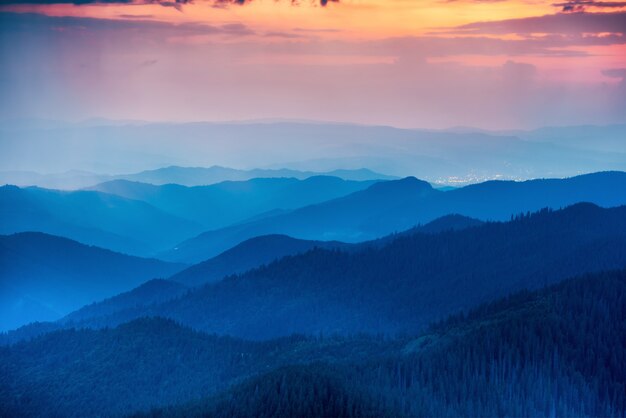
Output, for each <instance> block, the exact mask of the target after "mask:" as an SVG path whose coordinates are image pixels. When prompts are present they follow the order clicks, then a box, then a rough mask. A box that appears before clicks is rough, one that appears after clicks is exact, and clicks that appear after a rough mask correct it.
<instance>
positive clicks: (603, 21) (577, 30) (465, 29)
mask: <svg viewBox="0 0 626 418" xmlns="http://www.w3.org/2000/svg"><path fill="white" fill-rule="evenodd" d="M607 32H608V33H620V34H625V33H626V11H620V12H613V13H557V14H553V15H545V16H537V17H527V18H521V19H508V20H499V21H492V22H475V23H470V24H467V25H463V26H458V27H456V28H455V29H453V30H451V31H446V32H445V33H453V34H467V35H469V34H472V35H476V34H482V35H487V34H489V35H506V34H522V35H529V34H532V33H545V34H561V35H579V34H585V33H607Z"/></svg>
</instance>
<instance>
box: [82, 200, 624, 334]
mask: <svg viewBox="0 0 626 418" xmlns="http://www.w3.org/2000/svg"><path fill="white" fill-rule="evenodd" d="M581 225H584V228H581V227H580V226H581ZM588 254H594V256H593V257H588V256H587V255H588ZM624 265H626V207H619V208H613V209H602V208H599V207H597V206H594V205H590V204H579V205H574V206H571V207H569V208H566V209H564V210H560V211H549V210H545V211H542V212H539V213H536V214H532V215H524V216H519V217H518V218H517V219H515V220H513V221H510V222H504V223H486V224H484V225H481V226H478V227H474V228H469V229H464V230H460V231H447V232H442V233H439V234H422V233H415V234H409V235H400V236H399V237H398V238H397V239H395V240H393V241H391V242H390V243H388V244H386V245H384V246H382V247H377V246H369V247H367V248H365V249H362V250H360V251H340V250H325V249H320V248H317V249H313V250H311V251H309V252H307V253H305V254H301V255H295V256H290V257H285V258H283V259H281V260H279V261H277V262H274V263H272V264H270V265H268V266H265V267H261V268H259V269H256V270H252V271H250V272H248V273H245V274H242V275H240V276H232V277H228V278H226V279H224V280H222V281H220V282H217V283H214V284H208V285H205V286H203V287H201V288H198V289H197V290H193V291H191V292H189V293H187V294H185V295H183V296H181V297H179V298H177V299H174V300H171V301H168V302H164V303H162V304H157V305H151V306H147V307H141V308H137V309H128V310H125V311H121V312H118V313H116V314H113V315H110V316H108V317H102V318H94V319H92V320H89V321H87V322H85V323H83V325H88V326H96V327H97V326H107V325H108V326H111V325H115V324H119V323H122V322H126V321H129V320H132V319H134V318H138V317H141V316H163V317H169V318H172V319H174V320H176V321H179V322H181V323H183V324H186V325H189V326H191V327H194V328H197V329H200V330H204V331H208V332H216V333H218V334H228V335H233V336H238V337H243V338H253V339H266V338H273V337H277V336H284V335H290V334H292V333H294V332H295V333H307V334H308V333H312V334H317V333H319V332H323V333H326V334H328V333H341V334H350V333H355V332H375V333H377V332H383V333H395V332H417V331H419V330H421V329H422V328H423V327H424V326H426V325H428V324H429V323H430V322H431V321H433V320H437V319H441V318H442V317H445V316H447V315H449V314H452V313H455V312H458V311H460V310H463V309H467V308H471V307H473V306H476V305H478V304H480V303H482V302H485V301H489V300H493V299H494V298H497V297H501V296H505V295H507V294H509V293H511V292H515V291H518V290H521V289H527V288H530V289H533V288H539V287H542V286H545V285H548V284H551V283H556V282H558V281H560V280H563V279H565V278H567V277H569V276H572V275H576V274H581V273H585V272H593V271H601V270H605V269H614V268H621V267H623V266H624Z"/></svg>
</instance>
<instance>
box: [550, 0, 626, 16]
mask: <svg viewBox="0 0 626 418" xmlns="http://www.w3.org/2000/svg"><path fill="white" fill-rule="evenodd" d="M552 5H553V6H554V7H558V8H560V9H561V11H562V12H563V13H580V12H584V11H586V10H587V9H588V8H599V9H605V8H609V9H617V8H622V7H626V2H624V1H593V0H570V1H566V2H563V3H553V4H552Z"/></svg>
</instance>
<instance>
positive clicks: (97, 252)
mask: <svg viewBox="0 0 626 418" xmlns="http://www.w3.org/2000/svg"><path fill="white" fill-rule="evenodd" d="M182 267H183V266H181V265H177V264H171V263H166V262H163V261H159V260H153V259H144V258H138V257H131V256H127V255H123V254H118V253H114V252H111V251H108V250H104V249H101V248H96V247H88V246H85V245H82V244H79V243H78V242H76V241H71V240H69V239H65V238H60V237H56V236H52V235H47V234H43V233H36V232H29V233H19V234H14V235H8V236H4V235H3V236H0V286H1V287H2V288H3V289H11V290H12V291H11V292H4V291H3V292H2V303H1V304H0V306H1V307H2V308H1V309H2V315H0V318H1V319H0V330H7V329H12V328H16V327H18V326H20V325H24V324H25V323H28V322H31V321H34V320H37V321H42V320H55V319H58V318H60V317H61V316H63V315H65V314H67V313H69V312H71V311H73V310H75V309H78V308H80V307H81V306H83V305H86V304H88V303H91V302H94V301H97V300H101V299H103V298H105V297H109V296H113V295H115V294H117V293H119V292H121V291H124V290H126V289H129V288H133V287H135V286H137V285H139V284H140V283H142V282H144V281H146V280H149V279H152V278H154V277H167V276H169V275H171V274H173V273H175V272H177V271H179V270H180V269H181V268H182ZM34 304H35V305H37V306H39V307H40V308H38V309H37V311H35V310H33V309H34V308H33V305H34ZM38 311H39V312H38ZM37 312H38V313H37Z"/></svg>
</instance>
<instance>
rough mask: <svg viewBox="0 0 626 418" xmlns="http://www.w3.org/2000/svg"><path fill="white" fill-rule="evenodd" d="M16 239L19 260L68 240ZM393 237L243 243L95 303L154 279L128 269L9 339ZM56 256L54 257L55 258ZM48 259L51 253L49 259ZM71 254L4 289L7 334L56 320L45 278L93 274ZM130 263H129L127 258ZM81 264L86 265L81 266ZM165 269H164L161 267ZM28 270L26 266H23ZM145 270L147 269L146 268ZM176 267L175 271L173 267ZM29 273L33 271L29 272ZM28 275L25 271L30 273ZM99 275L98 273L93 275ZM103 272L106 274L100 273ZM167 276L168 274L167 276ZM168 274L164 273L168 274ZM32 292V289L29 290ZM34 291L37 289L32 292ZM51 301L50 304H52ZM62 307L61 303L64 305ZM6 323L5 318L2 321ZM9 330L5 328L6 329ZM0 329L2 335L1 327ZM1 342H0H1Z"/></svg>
mask: <svg viewBox="0 0 626 418" xmlns="http://www.w3.org/2000/svg"><path fill="white" fill-rule="evenodd" d="M479 223H480V222H479V221H476V220H473V219H470V218H464V217H461V216H454V215H451V216H446V217H444V218H441V219H438V220H436V221H433V222H431V223H429V224H427V225H424V226H421V227H419V228H416V229H413V230H411V231H407V233H414V232H417V231H419V232H425V233H436V232H438V231H442V230H450V229H461V228H466V227H469V226H474V225H477V224H479ZM17 236H23V237H30V239H22V240H20V246H19V253H20V256H21V258H22V259H27V258H29V257H30V255H31V254H33V255H35V259H36V255H37V254H39V253H41V251H42V246H43V245H44V244H46V243H47V244H51V245H52V244H54V245H55V247H57V248H61V249H67V247H68V246H67V245H63V243H67V242H68V240H66V239H62V238H56V237H53V236H46V235H45V234H40V233H22V234H19V235H16V236H15V237H17ZM395 238H396V237H395V236H390V237H386V238H384V239H381V240H379V241H377V242H371V243H370V242H368V243H364V244H346V243H341V242H326V241H307V240H298V239H295V238H290V237H287V236H284V235H269V236H263V237H256V238H252V239H250V240H248V241H245V242H243V243H241V244H239V245H237V246H236V247H234V248H231V249H230V250H227V251H225V252H224V253H222V254H220V255H218V256H216V257H213V258H211V259H209V260H207V261H205V262H202V263H199V264H196V265H193V266H191V267H189V268H186V269H184V270H182V271H181V272H180V273H177V274H175V275H173V276H171V277H170V279H169V280H163V279H155V280H150V281H149V282H146V283H144V284H142V285H141V286H139V287H138V288H135V289H133V290H131V291H128V292H124V293H122V294H119V295H115V296H112V297H110V298H108V299H106V300H103V301H100V300H101V299H102V298H103V297H106V296H109V295H112V294H114V293H117V292H119V291H120V290H125V289H130V288H132V287H133V286H135V285H137V283H138V282H137V280H144V279H146V278H149V277H151V276H150V274H152V273H153V270H151V269H150V268H148V269H147V270H146V271H137V270H136V269H131V270H130V271H127V272H125V273H126V274H122V275H121V276H120V277H116V278H114V279H113V280H109V279H108V278H105V280H106V281H107V282H112V283H117V282H116V280H118V279H119V283H117V284H118V285H120V286H123V285H124V284H125V285H126V287H121V288H120V286H118V287H116V291H115V292H112V291H110V289H109V291H107V292H99V291H97V290H98V289H99V288H100V287H102V285H103V284H102V283H95V284H93V286H94V287H93V290H94V295H96V296H97V297H95V299H94V297H90V298H88V299H85V298H82V297H78V298H77V297H75V291H76V289H70V290H68V291H67V293H65V295H67V296H71V297H72V298H73V299H72V302H71V303H72V306H73V309H75V308H76V306H80V305H76V304H77V303H78V304H85V303H89V302H91V301H93V300H96V299H97V300H98V302H97V303H93V304H90V305H89V306H85V307H83V308H81V309H79V310H77V311H76V312H73V313H72V314H71V315H68V316H66V317H64V318H63V319H62V320H61V321H59V322H58V323H54V324H52V323H47V324H35V325H32V326H29V327H26V328H25V329H21V330H20V331H19V332H17V333H11V335H12V338H13V339H19V338H21V337H19V335H22V336H26V337H27V336H30V335H32V334H38V333H40V332H42V331H47V330H49V329H51V328H52V329H56V328H60V327H61V326H62V324H63V323H67V322H80V321H84V320H86V319H92V318H95V317H101V316H107V315H110V314H113V313H115V312H118V311H122V310H124V309H128V308H137V307H139V306H146V305H150V304H153V303H157V302H164V301H166V300H169V299H173V298H175V297H177V296H179V295H181V294H183V293H185V292H186V290H187V286H199V285H202V284H205V283H209V282H216V281H219V280H221V279H222V278H224V277H225V276H229V275H233V274H239V273H243V272H245V271H247V270H250V269H252V268H255V267H259V266H261V265H263V264H269V263H271V262H273V261H276V260H278V259H280V258H282V257H284V256H287V255H295V254H300V253H304V252H306V251H308V250H311V249H313V248H316V247H318V248H342V249H344V250H349V251H355V250H357V249H359V248H361V246H362V245H363V246H371V245H376V246H380V245H383V244H384V243H386V242H388V241H390V240H393V239H395ZM10 244H11V242H10V240H7V246H8V247H10V246H11V245H10ZM73 245H74V246H76V247H82V246H81V245H80V244H78V243H73ZM16 251H18V249H17V248H14V249H12V250H7V251H6V252H5V254H4V256H5V257H9V256H13V257H14V258H15V256H14V255H12V253H15V252H16ZM91 251H93V252H95V253H97V252H98V249H96V248H92V249H91ZM100 251H101V253H103V254H112V253H110V252H108V251H105V250H100ZM55 254H56V253H55ZM50 255H52V253H50ZM74 256H75V254H74V252H73V251H70V250H67V251H66V252H65V253H64V254H63V256H59V258H58V259H56V260H54V261H55V262H56V264H60V265H61V266H62V268H61V269H58V268H57V267H56V265H55V263H50V264H45V265H43V264H39V265H38V268H37V269H35V270H36V271H37V274H36V275H37V277H38V278H39V279H38V280H36V281H34V282H32V283H30V284H29V287H28V288H27V289H24V290H25V291H24V292H18V291H17V290H16V289H14V288H12V287H11V288H4V289H3V296H4V298H3V300H4V301H5V302H6V303H5V305H4V306H5V307H9V306H13V307H19V309H17V308H14V310H13V311H12V313H11V317H12V318H13V320H12V321H11V323H12V324H13V325H12V326H11V327H9V328H14V327H17V326H19V325H24V324H26V323H28V322H34V321H48V320H52V319H56V318H59V316H60V314H59V312H56V311H50V309H49V308H47V307H46V306H50V303H51V302H52V301H51V300H50V298H49V295H48V294H47V293H46V292H45V291H44V290H45V289H46V287H45V280H46V277H48V276H49V275H51V277H54V278H55V280H54V281H53V282H54V283H56V282H57V281H60V282H69V283H71V282H73V281H76V277H75V276H76V275H77V274H81V273H84V274H92V273H91V272H89V271H83V270H81V269H76V268H72V264H70V265H66V263H68V261H70V262H72V263H75V261H76V260H75V258H76V257H74ZM129 259H132V258H130V257H129ZM82 261H83V262H84V261H86V260H82ZM2 262H3V263H5V264H6V265H7V266H8V265H10V264H11V263H12V260H11V258H4V259H2ZM164 264H166V263H164ZM26 265H28V264H26ZM24 266H25V264H24V263H20V262H19V261H18V262H16V263H13V264H11V268H8V267H7V268H6V269H3V271H2V275H3V280H4V282H6V283H12V282H15V283H20V282H21V281H22V280H23V276H25V275H29V276H33V274H32V273H28V274H25V272H24V271H23V270H24ZM146 266H150V264H149V263H147V264H146ZM173 267H175V266H173ZM181 267H182V266H178V267H177V268H181ZM47 268H50V269H52V270H53V271H52V273H49V272H48V271H47V270H46V269H47ZM95 268H98V269H99V268H100V264H98V265H96V266H95ZM31 270H32V266H31ZM29 271H30V270H29ZM98 271H100V270H98ZM105 271H108V270H107V269H105ZM167 271H168V272H170V271H172V270H167ZM131 274H134V276H133V277H132V278H131V279H130V280H128V281H126V282H124V279H125V278H127V276H129V275H131ZM168 274H169V273H168ZM67 276H69V277H67ZM156 276H159V277H165V276H166V274H159V275H155V276H153V277H156ZM90 278H91V279H93V280H101V279H102V277H101V276H100V275H98V274H97V275H95V276H93V277H91V276H90ZM89 283H91V282H90V281H89V280H87V281H85V280H82V281H81V284H83V285H84V286H88V285H89ZM33 286H35V287H33ZM37 286H38V287H37ZM80 288H81V286H77V289H80ZM33 292H34V293H35V294H37V295H38V296H37V300H38V301H39V302H37V301H35V300H33V299H31V298H30V297H29V296H28V295H29V294H33ZM53 299H54V298H53ZM65 304H66V303H65ZM61 312H63V313H67V310H66V309H64V310H61ZM5 314H6V315H9V313H8V312H5ZM7 318H8V316H7ZM7 327H8V326H7ZM1 329H7V328H6V327H4V328H1ZM2 340H3V338H0V341H2Z"/></svg>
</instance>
